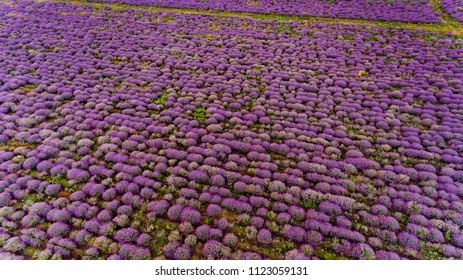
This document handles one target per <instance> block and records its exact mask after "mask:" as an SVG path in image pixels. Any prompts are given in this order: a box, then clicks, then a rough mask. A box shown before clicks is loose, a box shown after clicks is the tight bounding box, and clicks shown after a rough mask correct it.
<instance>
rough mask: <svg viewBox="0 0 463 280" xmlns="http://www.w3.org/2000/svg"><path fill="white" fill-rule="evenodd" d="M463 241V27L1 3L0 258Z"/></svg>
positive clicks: (326, 253) (287, 252) (363, 253)
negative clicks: (448, 29)
mask: <svg viewBox="0 0 463 280" xmlns="http://www.w3.org/2000/svg"><path fill="white" fill-rule="evenodd" d="M216 2H217V3H221V2H222V1H216ZM216 2H212V1H209V2H206V3H210V4H211V5H212V4H213V3H216ZM224 2H225V1H224ZM259 2H261V1H259ZM172 3H173V1H172ZM175 3H183V1H175ZM185 3H196V2H194V1H190V2H187V1H185ZM201 3H204V2H201ZM230 3H233V2H230ZM237 3H238V2H237ZM261 3H267V2H261ZM268 3H270V1H268ZM294 3H295V4H294V5H296V4H297V3H299V2H296V1H294ZM357 3H370V2H366V1H365V2H362V1H358V2H357ZM392 3H402V2H392ZM416 3H422V4H423V5H424V3H426V1H421V2H416ZM179 5H180V4H179ZM359 5H361V4H359ZM192 7H196V6H192ZM256 7H266V6H265V5H262V6H261V5H259V6H256ZM415 7H419V5H418V4H416V5H415ZM443 7H444V6H443ZM201 8H203V7H201ZM207 8H210V7H207ZM256 9H257V8H256ZM256 11H257V10H256ZM420 11H424V10H422V9H420ZM257 12H259V11H257ZM392 14H394V12H392V13H391V15H392ZM428 15H431V14H430V13H428ZM435 18H438V17H435ZM421 19H423V18H421ZM462 258H463V39H462V38H461V37H459V36H457V35H454V34H450V33H442V32H437V31H429V30H424V29H421V28H412V29H410V28H403V27H395V26H379V25H376V24H375V23H374V22H372V24H369V25H365V24H362V25H354V24H341V23H335V24H332V23H326V22H322V21H296V20H286V21H278V20H274V19H252V18H249V17H233V16H223V15H210V14H193V13H174V12H170V11H157V12H153V11H149V10H144V9H140V8H139V7H138V8H135V6H134V7H133V8H115V7H111V6H110V5H108V6H104V5H89V4H77V3H65V2H51V1H44V2H34V1H14V2H13V1H4V2H0V259H113V260H115V259H177V260H181V259H279V260H283V259H284V260H309V259H312V260H317V259H357V260H358V259H364V260H365V259H462Z"/></svg>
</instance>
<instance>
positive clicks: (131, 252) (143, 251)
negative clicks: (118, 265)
mask: <svg viewBox="0 0 463 280" xmlns="http://www.w3.org/2000/svg"><path fill="white" fill-rule="evenodd" d="M119 255H120V256H121V258H122V259H125V260H149V259H150V258H151V253H150V250H149V249H147V248H143V247H139V246H135V245H131V244H123V245H122V246H121V247H120V249H119Z"/></svg>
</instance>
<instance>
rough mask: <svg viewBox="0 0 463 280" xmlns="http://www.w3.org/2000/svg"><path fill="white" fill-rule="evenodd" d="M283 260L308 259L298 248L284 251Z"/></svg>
mask: <svg viewBox="0 0 463 280" xmlns="http://www.w3.org/2000/svg"><path fill="white" fill-rule="evenodd" d="M285 260H309V257H308V256H307V255H306V254H304V253H302V252H300V251H299V250H297V249H293V250H289V251H288V252H286V254H285Z"/></svg>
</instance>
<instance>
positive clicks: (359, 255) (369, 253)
mask: <svg viewBox="0 0 463 280" xmlns="http://www.w3.org/2000/svg"><path fill="white" fill-rule="evenodd" d="M351 255H352V257H354V258H356V259H359V260H373V259H375V257H376V256H375V251H374V250H373V249H372V248H371V247H370V246H369V245H368V244H365V243H358V244H356V245H355V246H354V247H353V248H352V252H351Z"/></svg>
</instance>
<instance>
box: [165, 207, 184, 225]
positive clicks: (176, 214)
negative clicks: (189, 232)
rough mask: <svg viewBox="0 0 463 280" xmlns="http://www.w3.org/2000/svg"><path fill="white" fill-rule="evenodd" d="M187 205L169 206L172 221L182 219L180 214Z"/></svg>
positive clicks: (168, 213) (168, 212) (169, 216)
mask: <svg viewBox="0 0 463 280" xmlns="http://www.w3.org/2000/svg"><path fill="white" fill-rule="evenodd" d="M184 208H185V206H183V205H181V204H175V205H173V206H171V207H170V208H169V210H168V211H167V217H168V218H169V220H171V221H178V220H179V219H180V215H181V213H182V212H183V209H184Z"/></svg>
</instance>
